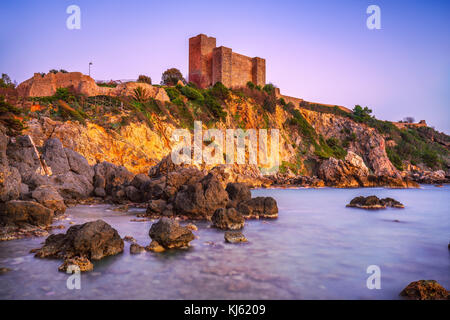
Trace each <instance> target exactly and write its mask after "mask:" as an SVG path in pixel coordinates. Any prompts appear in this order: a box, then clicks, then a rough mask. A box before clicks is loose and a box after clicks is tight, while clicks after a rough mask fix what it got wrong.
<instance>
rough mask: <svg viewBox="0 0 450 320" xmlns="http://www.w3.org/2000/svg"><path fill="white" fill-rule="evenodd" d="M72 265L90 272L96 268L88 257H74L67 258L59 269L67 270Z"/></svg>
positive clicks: (81, 270)
mask: <svg viewBox="0 0 450 320" xmlns="http://www.w3.org/2000/svg"><path fill="white" fill-rule="evenodd" d="M70 266H77V267H78V268H79V269H80V272H88V271H92V270H94V265H93V264H92V262H91V261H89V259H88V258H86V257H73V258H68V259H65V260H64V263H63V264H62V265H60V266H59V268H58V270H59V271H63V272H66V271H67V269H68V268H69V267H70ZM72 271H73V270H72Z"/></svg>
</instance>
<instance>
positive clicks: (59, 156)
mask: <svg viewBox="0 0 450 320" xmlns="http://www.w3.org/2000/svg"><path fill="white" fill-rule="evenodd" d="M42 157H43V159H44V160H45V162H46V163H47V165H49V166H50V167H51V168H52V172H53V174H64V173H66V172H69V171H70V166H69V161H68V160H67V156H66V153H65V152H64V147H63V145H62V143H61V141H59V139H56V138H52V139H48V140H47V141H45V143H44V146H43V152H42Z"/></svg>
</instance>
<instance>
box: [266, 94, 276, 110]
mask: <svg viewBox="0 0 450 320" xmlns="http://www.w3.org/2000/svg"><path fill="white" fill-rule="evenodd" d="M276 107H277V102H276V99H275V97H274V96H267V97H265V99H264V103H263V109H264V110H266V111H267V112H270V113H274V112H275V109H276Z"/></svg>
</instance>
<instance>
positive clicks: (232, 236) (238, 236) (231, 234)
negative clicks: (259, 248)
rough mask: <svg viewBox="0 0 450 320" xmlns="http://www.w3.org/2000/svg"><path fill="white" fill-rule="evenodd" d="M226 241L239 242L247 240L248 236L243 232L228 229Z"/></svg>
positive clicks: (225, 236)
mask: <svg viewBox="0 0 450 320" xmlns="http://www.w3.org/2000/svg"><path fill="white" fill-rule="evenodd" d="M224 238H225V242H228V243H239V242H247V241H248V240H247V238H246V237H245V236H244V234H242V232H236V231H227V232H225V235H224Z"/></svg>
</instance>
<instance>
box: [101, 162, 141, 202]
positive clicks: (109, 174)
mask: <svg viewBox="0 0 450 320" xmlns="http://www.w3.org/2000/svg"><path fill="white" fill-rule="evenodd" d="M94 173H95V174H94V186H95V188H103V189H105V192H106V194H107V195H112V192H113V190H114V189H115V188H116V187H122V186H127V185H129V184H130V183H131V181H132V180H133V178H134V174H133V173H131V172H130V171H128V170H127V169H126V168H125V167H123V166H116V165H114V164H112V163H109V162H106V161H104V162H100V163H97V164H96V165H95V166H94ZM116 192H117V190H116ZM124 195H125V193H124Z"/></svg>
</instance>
